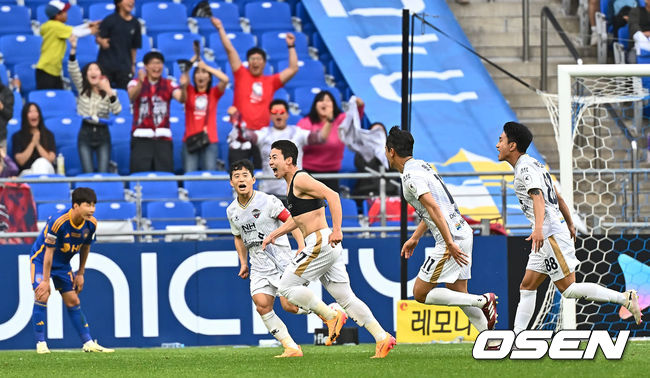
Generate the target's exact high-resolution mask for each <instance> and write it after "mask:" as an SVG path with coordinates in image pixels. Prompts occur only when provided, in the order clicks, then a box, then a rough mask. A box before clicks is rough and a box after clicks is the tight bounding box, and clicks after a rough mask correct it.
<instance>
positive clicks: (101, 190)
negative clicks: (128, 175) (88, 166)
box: [74, 173, 124, 202]
mask: <svg viewBox="0 0 650 378" xmlns="http://www.w3.org/2000/svg"><path fill="white" fill-rule="evenodd" d="M106 177H120V176H119V175H118V174H115V173H82V174H80V175H77V178H93V179H102V178H106ZM74 185H75V187H76V188H79V187H86V188H91V189H93V190H94V191H95V193H97V201H98V202H101V201H117V202H119V201H124V182H121V181H78V182H76V183H75V184H74Z"/></svg>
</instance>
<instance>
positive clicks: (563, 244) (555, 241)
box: [526, 231, 580, 282]
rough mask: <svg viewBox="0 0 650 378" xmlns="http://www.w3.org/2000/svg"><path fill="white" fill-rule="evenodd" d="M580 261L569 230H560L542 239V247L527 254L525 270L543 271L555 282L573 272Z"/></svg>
mask: <svg viewBox="0 0 650 378" xmlns="http://www.w3.org/2000/svg"><path fill="white" fill-rule="evenodd" d="M578 264H580V261H578V259H577V258H576V249H575V245H574V243H573V239H571V234H569V232H568V231H567V232H560V233H557V234H555V235H551V236H549V237H548V238H546V239H544V244H543V245H542V248H540V250H539V251H538V252H537V253H535V252H531V253H530V255H528V264H527V265H526V270H532V271H535V272H539V273H543V274H546V275H548V276H549V277H551V281H553V282H555V281H558V280H561V279H562V278H564V277H566V276H568V275H569V274H571V273H573V272H575V268H576V266H578Z"/></svg>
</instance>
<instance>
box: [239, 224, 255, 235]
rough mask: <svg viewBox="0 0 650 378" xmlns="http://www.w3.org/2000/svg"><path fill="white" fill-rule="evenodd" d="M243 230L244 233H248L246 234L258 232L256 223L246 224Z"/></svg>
mask: <svg viewBox="0 0 650 378" xmlns="http://www.w3.org/2000/svg"><path fill="white" fill-rule="evenodd" d="M241 228H242V230H244V232H246V233H248V232H253V231H255V230H256V227H255V223H248V224H244V225H242V226H241Z"/></svg>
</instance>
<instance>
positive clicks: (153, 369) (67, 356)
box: [0, 341, 650, 378]
mask: <svg viewBox="0 0 650 378" xmlns="http://www.w3.org/2000/svg"><path fill="white" fill-rule="evenodd" d="M303 350H304V353H305V356H304V357H302V358H290V359H278V358H273V356H274V355H275V354H279V353H281V349H280V348H258V347H204V348H183V349H160V348H153V349H118V350H117V351H116V352H115V353H113V354H90V353H83V352H82V351H81V349H79V350H54V351H53V352H52V354H49V355H37V354H36V352H35V351H6V352H0V376H2V377H6V376H20V377H37V376H38V377H42V376H64V375H66V376H74V375H77V376H78V375H81V376H88V377H92V376H237V377H253V376H255V377H279V376H290V377H325V376H328V377H336V376H356V377H369V376H377V377H379V376H381V377H397V376H401V377H404V378H406V377H425V376H429V377H433V376H440V377H448V376H456V377H479V376H488V377H490V376H499V377H504V376H507V377H537V376H545V377H557V376H560V375H562V374H564V375H566V376H567V377H569V376H570V377H571V378H573V377H596V376H601V377H604V376H607V377H640V376H646V374H647V371H648V366H649V364H648V356H650V342H647V341H646V342H629V343H628V345H627V349H626V351H625V354H624V355H623V359H622V360H620V361H608V360H606V359H605V358H604V357H602V355H597V357H596V359H595V360H594V361H552V360H550V359H548V358H546V359H543V360H540V361H511V360H502V361H475V360H474V359H473V358H472V345H471V344H426V345H413V344H404V345H398V346H397V347H396V349H395V350H394V351H392V352H391V353H390V354H389V355H388V357H387V358H386V359H383V360H375V359H370V358H369V357H370V356H371V355H373V354H374V344H372V345H371V344H362V345H359V346H335V347H329V348H327V347H323V346H311V345H305V346H303ZM599 354H600V352H599Z"/></svg>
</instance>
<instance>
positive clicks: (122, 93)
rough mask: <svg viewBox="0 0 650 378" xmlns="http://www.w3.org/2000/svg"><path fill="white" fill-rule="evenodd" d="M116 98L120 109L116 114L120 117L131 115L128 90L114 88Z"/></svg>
mask: <svg viewBox="0 0 650 378" xmlns="http://www.w3.org/2000/svg"><path fill="white" fill-rule="evenodd" d="M115 93H117V99H118V100H120V105H122V111H121V112H120V114H118V115H119V116H121V117H131V100H129V92H127V91H126V89H121V88H116V89H115Z"/></svg>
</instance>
